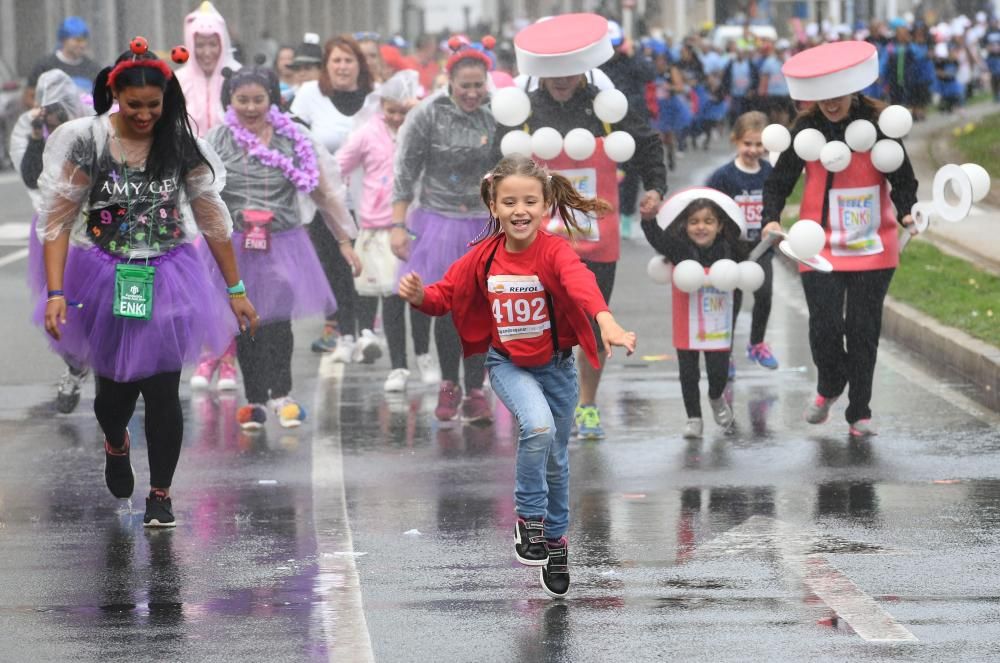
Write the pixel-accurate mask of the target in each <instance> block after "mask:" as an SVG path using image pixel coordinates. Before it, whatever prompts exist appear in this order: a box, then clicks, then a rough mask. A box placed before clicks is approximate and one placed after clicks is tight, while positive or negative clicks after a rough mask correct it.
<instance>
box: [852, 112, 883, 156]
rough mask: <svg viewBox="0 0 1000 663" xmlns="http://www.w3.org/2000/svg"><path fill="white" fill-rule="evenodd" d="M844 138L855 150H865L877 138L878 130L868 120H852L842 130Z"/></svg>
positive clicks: (870, 146) (868, 148)
mask: <svg viewBox="0 0 1000 663" xmlns="http://www.w3.org/2000/svg"><path fill="white" fill-rule="evenodd" d="M844 140H845V141H846V142H847V145H848V147H850V148H851V149H852V150H854V151H855V152H867V151H868V150H870V149H872V145H874V144H875V141H876V140H878V131H876V130H875V125H874V124H872V123H871V122H869V121H868V120H854V121H853V122H851V123H850V124H848V125H847V129H846V130H845V131H844Z"/></svg>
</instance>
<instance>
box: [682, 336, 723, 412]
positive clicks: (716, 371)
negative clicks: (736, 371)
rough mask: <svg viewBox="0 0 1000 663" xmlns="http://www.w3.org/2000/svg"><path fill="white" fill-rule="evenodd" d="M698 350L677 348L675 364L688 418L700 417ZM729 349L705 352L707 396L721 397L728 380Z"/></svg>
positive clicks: (712, 397)
mask: <svg viewBox="0 0 1000 663" xmlns="http://www.w3.org/2000/svg"><path fill="white" fill-rule="evenodd" d="M699 354H700V351H699V350H677V365H678V366H679V367H680V374H681V395H683V397H684V409H685V410H686V411H687V416H688V418H689V419H694V418H699V419H700V418H701V389H699V388H698V383H699V381H700V380H701V369H700V368H699V367H698V355H699ZM729 356H730V353H729V351H728V350H727V351H718V352H714V351H713V352H706V353H705V371H706V372H707V373H708V397H709V398H711V399H716V398H721V397H722V392H724V391H725V390H726V382H728V381H729Z"/></svg>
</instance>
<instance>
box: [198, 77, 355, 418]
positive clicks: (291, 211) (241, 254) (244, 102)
mask: <svg viewBox="0 0 1000 663" xmlns="http://www.w3.org/2000/svg"><path fill="white" fill-rule="evenodd" d="M225 73H226V75H227V80H226V83H225V84H224V85H223V88H222V103H223V104H224V105H225V106H226V108H227V110H226V114H225V117H224V120H223V124H222V125H221V126H218V127H216V128H215V129H213V130H212V131H210V132H209V133H208V135H207V136H206V137H205V139H206V140H207V141H208V142H209V143H210V144H211V145H212V147H213V148H214V149H215V151H216V153H218V155H219V158H220V159H222V162H223V163H224V164H225V166H226V186H225V188H224V189H223V190H222V199H223V200H224V201H225V203H226V205H227V206H228V207H229V212H230V214H231V215H232V217H233V223H234V232H233V237H232V244H233V250H234V252H235V254H236V262H237V264H238V265H239V269H240V274H241V275H242V276H243V280H244V281H245V282H246V285H247V288H249V289H250V290H251V291H252V292H253V293H254V302H255V304H256V306H257V313H258V315H260V321H261V327H260V329H259V330H258V331H257V335H256V336H255V337H254V339H253V340H251V339H249V338H246V337H245V336H241V337H239V338H238V339H237V341H236V353H237V357H238V358H239V362H240V369H241V371H242V373H243V386H244V389H245V390H246V397H247V401H248V402H249V405H247V406H245V407H243V408H240V410H239V412H238V413H237V419H238V420H239V422H240V425H241V426H242V427H243V428H244V429H249V430H254V429H259V428H261V427H262V426H263V424H264V422H265V421H266V420H267V410H268V409H270V410H273V411H274V413H275V414H276V415H277V416H278V419H279V422H280V423H281V425H282V426H283V427H285V428H294V427H296V426H298V425H299V424H301V422H302V420H303V419H305V411H304V410H303V409H302V407H301V406H300V405H299V404H298V403H296V402H295V401H294V400H293V399H292V398H291V396H290V395H289V394H290V393H291V390H292V350H293V347H294V339H293V336H292V323H291V321H292V320H294V319H296V318H302V317H307V316H312V315H320V316H322V315H332V314H333V313H334V311H335V310H336V308H337V307H336V302H335V300H334V296H333V293H332V292H331V290H330V286H329V284H328V283H327V280H326V276H325V274H324V272H323V267H322V266H321V265H320V262H319V259H318V258H317V257H316V250H315V249H314V248H313V245H312V242H310V241H309V234H308V232H307V231H306V229H305V228H304V227H303V222H308V221H309V220H311V219H312V218H313V214H314V213H315V211H316V210H317V208H318V210H319V214H320V216H321V217H322V218H323V221H324V223H325V224H326V226H327V228H329V230H330V232H331V234H332V235H333V237H334V238H335V239H336V240H337V242H338V244H339V248H340V252H341V255H342V256H343V258H344V260H345V261H346V262H347V263H348V264H349V265H351V267H352V268H353V269H355V270H357V269H359V268H360V264H361V263H360V260H359V259H358V257H357V255H355V253H354V249H353V248H352V247H351V239H350V234H349V233H350V228H351V227H352V226H353V224H354V221H353V219H352V218H351V215H350V212H349V211H348V210H347V206H346V205H345V203H344V193H345V187H344V185H343V183H342V182H341V179H340V175H339V172H338V168H337V166H336V163H335V162H334V161H333V157H332V156H331V155H330V154H329V153H328V152H327V151H326V150H325V149H323V148H322V147H321V146H319V145H318V144H317V143H316V142H315V141H314V140H313V139H312V138H311V136H310V135H309V132H308V131H307V130H306V128H305V127H303V126H302V125H300V124H297V123H295V122H293V121H292V119H291V118H290V117H289V116H288V115H286V114H284V113H282V112H281V110H280V109H279V108H278V104H280V103H281V90H280V88H279V85H278V77H277V75H276V74H275V73H274V71H273V70H271V69H267V68H264V67H263V66H260V64H258V66H252V67H244V68H243V69H240V70H239V71H236V72H232V71H229V70H227V71H226V72H225Z"/></svg>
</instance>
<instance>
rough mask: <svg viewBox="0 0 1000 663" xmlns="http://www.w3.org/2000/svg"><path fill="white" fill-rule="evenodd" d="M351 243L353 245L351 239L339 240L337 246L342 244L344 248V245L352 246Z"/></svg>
mask: <svg viewBox="0 0 1000 663" xmlns="http://www.w3.org/2000/svg"><path fill="white" fill-rule="evenodd" d="M350 243H351V240H350V239H338V240H337V244H340V245H341V246H343V245H344V244H350Z"/></svg>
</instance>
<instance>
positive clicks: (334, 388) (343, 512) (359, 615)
mask: <svg viewBox="0 0 1000 663" xmlns="http://www.w3.org/2000/svg"><path fill="white" fill-rule="evenodd" d="M343 376H344V365H343V364H339V363H336V362H334V361H332V355H329V354H327V355H324V356H323V359H322V361H320V365H319V378H320V379H319V383H318V385H317V388H316V400H315V402H314V403H313V417H315V422H316V424H315V429H316V434H315V436H314V437H313V444H312V455H313V471H312V485H313V522H314V523H315V528H316V550H317V553H318V557H319V559H318V560H317V565H318V566H319V582H318V587H317V592H318V593H319V594H320V595H321V596H322V598H323V604H322V605H321V606H320V610H322V615H321V616H320V621H321V623H322V624H323V630H324V632H325V636H326V642H327V652H328V660H330V661H337V662H342V661H360V662H362V663H372V662H373V661H374V660H375V656H374V654H373V653H372V646H371V638H370V636H369V635H368V623H367V621H366V620H365V611H364V607H363V606H362V603H361V579H360V578H359V576H358V567H357V564H356V562H355V558H356V557H357V556H358V555H357V554H355V553H354V541H353V539H352V538H351V525H350V521H348V518H347V496H346V494H345V492H344V457H343V453H342V451H341V437H340V435H341V430H340V385H341V380H342V378H343ZM362 554H363V553H362Z"/></svg>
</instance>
